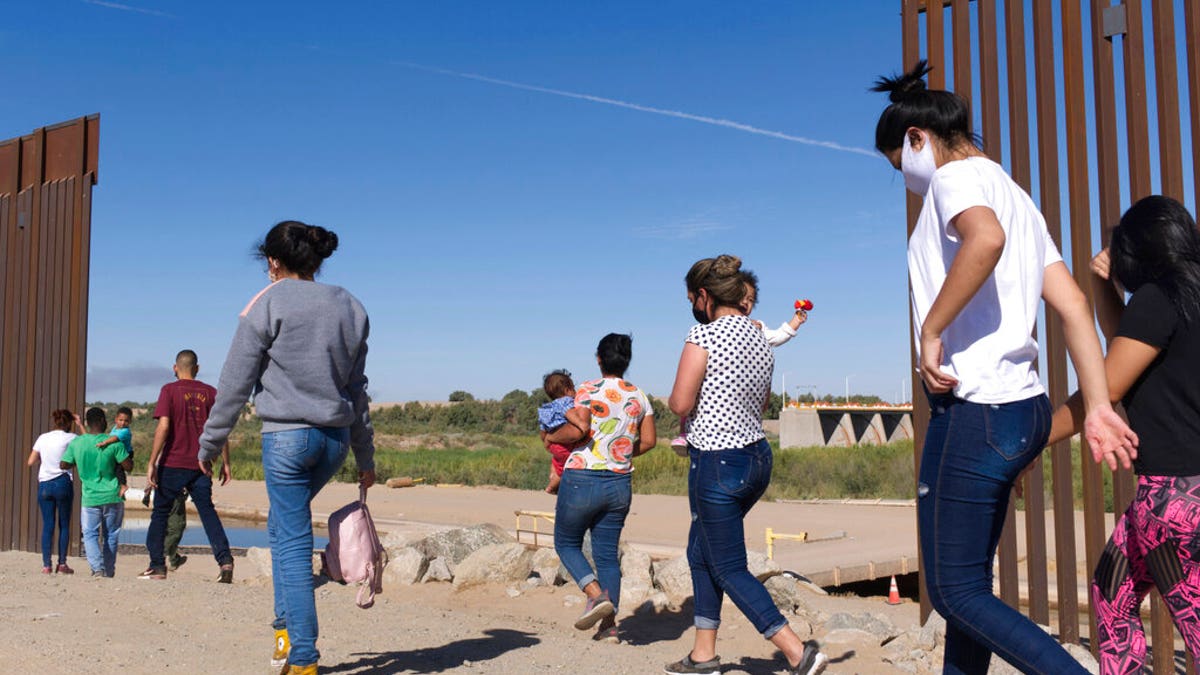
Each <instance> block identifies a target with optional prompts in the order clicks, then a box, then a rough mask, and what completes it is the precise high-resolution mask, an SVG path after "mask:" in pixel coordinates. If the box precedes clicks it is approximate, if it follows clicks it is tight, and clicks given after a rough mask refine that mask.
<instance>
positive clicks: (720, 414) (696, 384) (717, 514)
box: [664, 255, 828, 675]
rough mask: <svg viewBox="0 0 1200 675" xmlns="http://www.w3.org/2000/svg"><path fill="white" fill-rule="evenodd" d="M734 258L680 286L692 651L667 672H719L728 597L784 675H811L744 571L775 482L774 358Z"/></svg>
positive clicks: (813, 665)
mask: <svg viewBox="0 0 1200 675" xmlns="http://www.w3.org/2000/svg"><path fill="white" fill-rule="evenodd" d="M741 267H742V261H741V260H740V259H738V258H737V257H735V256H731V255H722V256H718V257H716V258H705V259H703V260H700V261H697V262H696V263H695V264H694V265H692V268H691V270H689V271H688V274H687V277H686V283H687V291H688V293H687V297H688V302H690V303H691V304H692V315H693V316H694V317H695V319H696V321H698V322H699V325H696V326H693V327H692V329H691V330H690V331H689V332H688V335H687V339H686V341H685V342H684V345H683V354H682V355H681V356H680V359H679V370H678V372H677V373H676V375H675V385H674V387H673V388H672V389H671V398H670V399H669V405H670V406H671V411H672V412H674V413H675V414H676V415H679V416H680V417H681V418H683V417H687V419H688V425H687V429H686V432H687V444H688V448H687V449H688V458H689V469H688V505H689V507H690V508H691V511H692V525H691V528H690V530H689V531H688V547H687V558H688V566H689V567H690V568H691V573H692V591H693V597H694V598H695V606H694V609H693V612H692V613H693V623H694V625H695V629H696V630H695V640H694V643H693V646H692V650H691V651H690V652H688V654H687V655H686V656H684V657H683V658H682V659H680V660H679V661H676V662H675V663H672V664H670V665H668V666H666V668H665V669H664V670H665V672H666V673H668V675H705V674H715V673H719V672H720V671H721V662H720V658H719V657H718V656H717V652H716V648H717V630H718V629H719V628H720V625H721V604H722V602H723V600H724V597H725V596H726V595H728V596H729V599H730V600H732V601H733V603H734V605H736V606H737V608H738V609H740V610H741V611H742V613H743V614H745V615H746V618H747V619H749V620H750V623H751V624H753V625H754V629H755V630H757V631H758V632H759V634H761V635H762V636H763V637H764V638H766V639H768V640H770V641H771V642H772V643H773V644H774V645H775V646H776V647H778V648H779V649H780V651H782V652H783V656H784V658H786V659H787V663H788V673H789V675H815V674H816V673H819V672H821V671H822V670H823V669H824V668H825V664H826V663H827V661H828V659H826V657H825V655H824V654H821V653H820V651H818V650H817V648H816V645H815V644H811V643H810V644H807V645H806V644H804V643H803V642H802V641H801V640H800V637H799V636H797V635H796V633H795V632H793V631H792V629H791V627H790V626H789V625H788V621H787V618H785V617H784V616H783V614H782V613H780V611H779V609H778V608H777V607H776V606H775V601H774V600H772V599H771V594H770V593H768V592H767V589H766V588H765V587H764V586H763V584H762V582H761V581H759V580H758V579H756V578H755V577H754V575H753V574H751V573H750V571H749V569H748V568H747V561H746V538H745V537H746V532H745V524H744V520H745V518H746V514H747V513H749V511H750V509H751V508H753V507H754V505H755V504H756V503H757V502H758V500H759V498H760V497H762V495H763V493H764V492H766V489H767V485H768V484H769V483H770V482H771V468H772V466H773V458H772V455H771V446H770V444H769V443H767V440H766V434H764V433H763V428H762V414H763V410H764V409H765V408H766V404H767V400H768V398H769V396H770V393H771V375H772V372H773V371H774V368H775V355H774V353H773V352H772V351H771V346H770V345H769V344H768V343H767V339H766V337H765V336H764V335H763V332H762V330H761V329H760V328H759V327H758V326H757V325H756V324H755V323H754V322H753V321H751V320H750V318H749V317H747V316H746V313H747V310H748V308H749V307H750V304H747V303H746V298H747V294H748V293H749V292H750V291H751V289H752V288H753V287H754V284H753V283H751V282H752V281H753V275H751V274H750V273H749V272H745V271H743V270H742V269H741Z"/></svg>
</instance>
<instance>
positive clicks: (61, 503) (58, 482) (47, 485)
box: [26, 409, 76, 574]
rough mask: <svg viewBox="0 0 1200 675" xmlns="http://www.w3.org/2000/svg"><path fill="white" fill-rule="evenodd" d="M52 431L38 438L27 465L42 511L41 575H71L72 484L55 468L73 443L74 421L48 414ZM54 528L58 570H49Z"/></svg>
mask: <svg viewBox="0 0 1200 675" xmlns="http://www.w3.org/2000/svg"><path fill="white" fill-rule="evenodd" d="M50 421H51V423H52V424H53V425H54V429H52V430H50V431H47V432H46V433H44V434H42V435H41V436H38V438H37V440H36V441H34V443H33V450H32V451H31V452H30V453H29V459H28V461H27V462H26V465H27V466H30V467H32V466H33V465H35V464H38V463H39V462H41V464H40V465H39V466H38V491H37V500H38V508H39V509H41V511H42V574H50V573H52V572H57V573H59V574H74V573H75V570H73V569H71V567H70V566H69V565H67V545H68V544H69V543H70V540H71V506H72V505H73V504H74V503H75V483H74V479H73V478H72V476H71V472H70V471H69V470H67V469H63V468H62V467H60V466H59V462H60V461H61V460H62V456H63V452H65V451H66V449H67V444H68V443H70V442H71V441H73V440H75V434H73V433H71V425H72V424H74V423H75V422H76V419H75V415H74V414H72V413H71V411H70V410H65V409H60V410H55V411H54V412H52V413H50ZM56 523H57V525H58V567H54V568H51V566H50V562H51V560H50V554H51V553H52V552H53V550H54V549H53V547H54V527H55V524H56Z"/></svg>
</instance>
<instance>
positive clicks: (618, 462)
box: [546, 333, 657, 642]
mask: <svg viewBox="0 0 1200 675" xmlns="http://www.w3.org/2000/svg"><path fill="white" fill-rule="evenodd" d="M632 358H633V340H632V339H631V338H630V337H629V336H628V335H620V334H617V333H609V334H608V335H605V336H604V337H603V338H602V339H601V340H600V344H599V345H598V346H597V347H596V362H597V363H598V364H599V365H600V378H599V379H595V380H588V381H587V382H584V383H583V384H581V385H580V386H579V388H578V390H577V393H576V395H575V405H576V406H581V407H583V408H584V409H585V415H584V419H585V420H586V422H587V425H588V427H589V430H590V431H589V433H588V434H587V435H586V436H584V437H583V439H582V440H581V439H580V438H579V435H578V433H577V432H576V431H575V428H574V426H573V425H570V424H564V425H563V426H562V427H560V428H559V429H557V430H556V431H554V432H552V433H550V434H548V435H547V436H546V440H547V443H568V444H570V443H574V445H573V447H574V448H575V449H574V450H573V451H572V452H571V455H570V456H569V457H567V461H566V464H565V465H564V466H563V475H562V482H561V483H560V484H559V486H558V501H557V502H555V507H554V550H555V552H557V553H558V557H559V559H561V560H562V563H563V565H564V566H565V567H566V568H567V571H568V572H569V573H570V574H571V576H572V577H573V578H574V579H575V582H576V583H577V584H579V588H580V589H582V590H583V592H584V594H585V595H587V603H586V604H585V605H584V609H583V614H581V615H580V617H579V618H578V619H577V620H576V621H575V627H576V628H578V629H579V630H587V629H589V628H591V627H592V626H595V625H596V622H598V621H599V622H600V626H599V628H598V629H597V631H596V635H595V636H594V639H596V640H605V641H609V642H615V641H617V640H618V639H619V638H618V636H617V626H616V614H617V611H618V609H620V602H621V564H620V561H619V555H618V551H617V545H618V543H619V542H620V539H621V530H622V529H623V528H624V527H625V517H626V516H628V515H629V505H630V503H631V501H632V499H633V488H632V487H631V483H630V479H631V476H632V473H633V458H634V457H637V456H638V455H642V454H645V453H646V452H649V451H650V450H651V449H652V448H654V445H655V443H656V442H657V432H656V430H655V428H654V409H653V408H652V407H651V406H650V399H649V398H647V396H646V394H644V393H643V392H642V390H641V389H638V388H637V387H636V386H634V385H633V384H630V383H629V382H627V381H626V380H625V379H624V377H625V371H626V369H628V368H629V361H630V359H632ZM587 532H591V534H592V559H593V560H595V561H596V569H595V571H593V570H592V566H591V564H589V563H588V560H587V558H586V557H584V554H583V536H584V534H585V533H587Z"/></svg>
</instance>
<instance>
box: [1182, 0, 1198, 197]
mask: <svg viewBox="0 0 1200 675" xmlns="http://www.w3.org/2000/svg"><path fill="white" fill-rule="evenodd" d="M1183 18H1184V23H1183V25H1184V29H1185V31H1186V34H1187V35H1191V36H1193V38H1192V39H1190V40H1187V41H1186V42H1185V43H1184V46H1185V48H1186V49H1187V64H1188V68H1187V82H1188V117H1189V118H1190V119H1191V125H1192V182H1193V185H1192V190H1193V192H1192V203H1193V204H1196V205H1197V210H1200V38H1196V37H1195V36H1198V35H1200V0H1184V2H1183Z"/></svg>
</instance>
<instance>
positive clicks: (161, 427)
mask: <svg viewBox="0 0 1200 675" xmlns="http://www.w3.org/2000/svg"><path fill="white" fill-rule="evenodd" d="M170 430H171V418H170V417H165V416H164V417H160V418H158V425H157V426H155V427H154V442H153V444H151V446H150V460H149V463H148V464H147V465H146V485H149V486H150V487H151V488H157V487H158V457H159V455H161V454H162V450H163V446H164V445H166V444H167V433H168V432H169V431H170Z"/></svg>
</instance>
